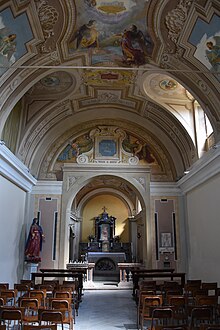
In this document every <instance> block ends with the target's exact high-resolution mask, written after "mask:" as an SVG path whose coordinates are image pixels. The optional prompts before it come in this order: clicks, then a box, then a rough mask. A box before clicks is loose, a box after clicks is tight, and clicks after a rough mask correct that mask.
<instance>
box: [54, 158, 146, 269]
mask: <svg viewBox="0 0 220 330" xmlns="http://www.w3.org/2000/svg"><path fill="white" fill-rule="evenodd" d="M85 168H86V169H85ZM94 180H95V182H97V180H101V181H103V182H104V184H105V185H106V183H107V187H102V188H103V189H104V191H103V190H102V188H100V187H99V188H97V189H94V190H93V191H94V193H91V191H90V192H88V193H87V194H85V195H83V193H82V190H83V189H84V190H86V189H88V187H91V184H92V182H93V181H94ZM109 182H111V183H112V182H117V184H118V186H117V187H114V188H110V186H108V185H109ZM149 185H150V171H149V170H148V169H146V167H145V168H143V167H142V168H141V167H139V168H137V167H136V168H135V170H134V168H132V167H127V166H120V165H118V166H117V169H116V168H115V167H111V166H109V167H108V169H106V168H104V167H101V166H92V167H91V166H86V165H82V166H81V167H79V166H76V165H75V166H74V165H73V164H71V165H70V164H67V165H66V166H64V167H63V195H62V212H61V236H60V258H59V260H60V262H59V266H60V267H65V266H66V263H67V262H68V261H69V255H68V254H69V237H68V227H69V226H70V225H71V221H72V220H74V219H73V218H74V216H72V215H73V214H75V223H76V227H77V228H75V229H76V230H77V232H78V233H79V232H81V229H82V228H81V224H82V221H83V220H82V217H83V210H84V211H85V210H86V208H85V205H87V204H88V201H89V200H91V199H92V198H96V197H95V196H100V194H102V196H104V193H105V194H107V195H108V196H111V198H113V199H114V198H116V197H115V196H116V195H117V194H118V196H120V199H121V200H123V199H124V200H123V202H122V203H124V205H125V204H127V205H126V209H127V214H128V217H127V218H128V219H133V217H134V210H135V207H136V206H135V202H134V201H135V200H136V199H138V200H139V201H140V204H141V208H142V213H141V220H142V222H143V226H142V227H143V236H144V239H143V241H142V243H143V246H142V255H141V259H142V260H141V261H142V262H143V263H144V264H146V265H148V266H151V264H152V255H151V254H152V251H151V244H152V231H151V221H150V215H149V214H150V211H149V210H150V193H149ZM85 187H86V188H85ZM127 187H129V192H132V193H133V194H134V196H135V198H134V201H132V198H130V199H129V198H128V197H125V196H128V195H129V194H128V193H127V194H126V193H125V191H124V193H122V192H121V191H123V189H126V188H127ZM108 189H109V191H110V194H109V192H108ZM107 192H108V193H107ZM113 192H114V194H113ZM93 194H94V195H93ZM112 196H113V197H112ZM80 197H81V199H80ZM97 198H98V197H97ZM117 198H119V197H117ZM80 202H81V203H80ZM100 203H101V204H100V205H98V207H99V209H100V206H102V207H103V206H104V205H102V204H103V203H104V201H103V200H102V201H101V202H100ZM93 205H94V204H93ZM111 211H112V210H111ZM112 212H113V211H112ZM135 212H136V210H135ZM94 213H95V211H94ZM99 213H101V212H100V211H99ZM96 215H98V214H92V215H91V217H94V216H96ZM113 215H114V214H113ZM71 217H72V218H71ZM71 219H72V220H71ZM130 230H131V236H130V237H129V238H130V239H132V240H133V237H132V235H133V236H134V235H135V237H136V231H135V230H134V225H133V224H132V225H131V228H130ZM134 233H135V234H134ZM87 234H88V232H87V233H86V234H85V235H87ZM87 236H89V234H88V235H87ZM81 237H82V236H81V235H79V236H78V238H76V240H75V248H76V249H77V246H78V245H79V243H80V239H81Z"/></svg>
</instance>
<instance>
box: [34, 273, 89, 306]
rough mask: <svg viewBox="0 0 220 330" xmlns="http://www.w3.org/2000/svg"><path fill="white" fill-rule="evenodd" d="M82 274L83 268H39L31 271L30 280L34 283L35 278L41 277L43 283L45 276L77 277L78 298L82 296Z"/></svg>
mask: <svg viewBox="0 0 220 330" xmlns="http://www.w3.org/2000/svg"><path fill="white" fill-rule="evenodd" d="M83 275H84V270H77V271H75V270H68V269H41V270H40V272H37V273H31V280H32V281H33V283H34V284H35V279H36V278H41V283H42V284H43V281H44V278H45V277H56V278H57V277H73V278H77V279H78V283H79V286H78V292H77V293H78V297H79V300H80V299H81V296H82V290H83Z"/></svg>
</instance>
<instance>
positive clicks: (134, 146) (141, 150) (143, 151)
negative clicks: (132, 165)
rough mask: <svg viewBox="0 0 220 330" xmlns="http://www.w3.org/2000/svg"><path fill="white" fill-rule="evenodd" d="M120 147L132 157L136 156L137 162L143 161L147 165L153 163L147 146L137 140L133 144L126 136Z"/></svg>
mask: <svg viewBox="0 0 220 330" xmlns="http://www.w3.org/2000/svg"><path fill="white" fill-rule="evenodd" d="M122 147H123V149H124V150H125V151H127V152H130V153H131V154H133V155H134V156H137V157H138V158H139V160H142V159H143V160H145V161H147V162H148V163H153V162H154V161H155V159H154V158H153V157H152V155H151V153H150V151H149V147H148V146H147V144H146V143H143V142H141V141H140V140H138V139H137V140H135V141H134V142H131V141H130V138H129V137H128V136H127V137H126V138H125V139H124V140H123V142H122Z"/></svg>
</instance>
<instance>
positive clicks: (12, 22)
mask: <svg viewBox="0 0 220 330" xmlns="http://www.w3.org/2000/svg"><path fill="white" fill-rule="evenodd" d="M32 38H33V34H32V31H31V26H30V23H29V21H28V18H27V15H26V14H25V13H23V14H22V15H19V16H17V17H16V18H15V17H14V15H13V13H12V11H11V9H10V8H6V9H5V10H3V11H1V12H0V75H2V74H3V73H4V72H5V71H6V70H7V68H8V67H9V66H10V65H12V64H13V63H14V62H15V61H17V60H18V59H19V58H21V57H22V56H23V55H24V54H26V53H27V51H28V50H27V48H26V43H27V42H28V41H30V40H31V39H32Z"/></svg>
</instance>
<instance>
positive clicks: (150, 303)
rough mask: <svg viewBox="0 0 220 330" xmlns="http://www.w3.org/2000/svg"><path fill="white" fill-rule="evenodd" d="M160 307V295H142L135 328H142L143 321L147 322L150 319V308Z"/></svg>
mask: <svg viewBox="0 0 220 330" xmlns="http://www.w3.org/2000/svg"><path fill="white" fill-rule="evenodd" d="M161 305H162V295H155V296H150V295H146V296H145V295H143V296H142V297H141V303H140V306H139V310H138V319H137V326H138V329H139V326H140V325H141V329H143V327H144V321H149V320H150V319H151V312H152V309H151V307H152V308H155V307H158V306H161Z"/></svg>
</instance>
